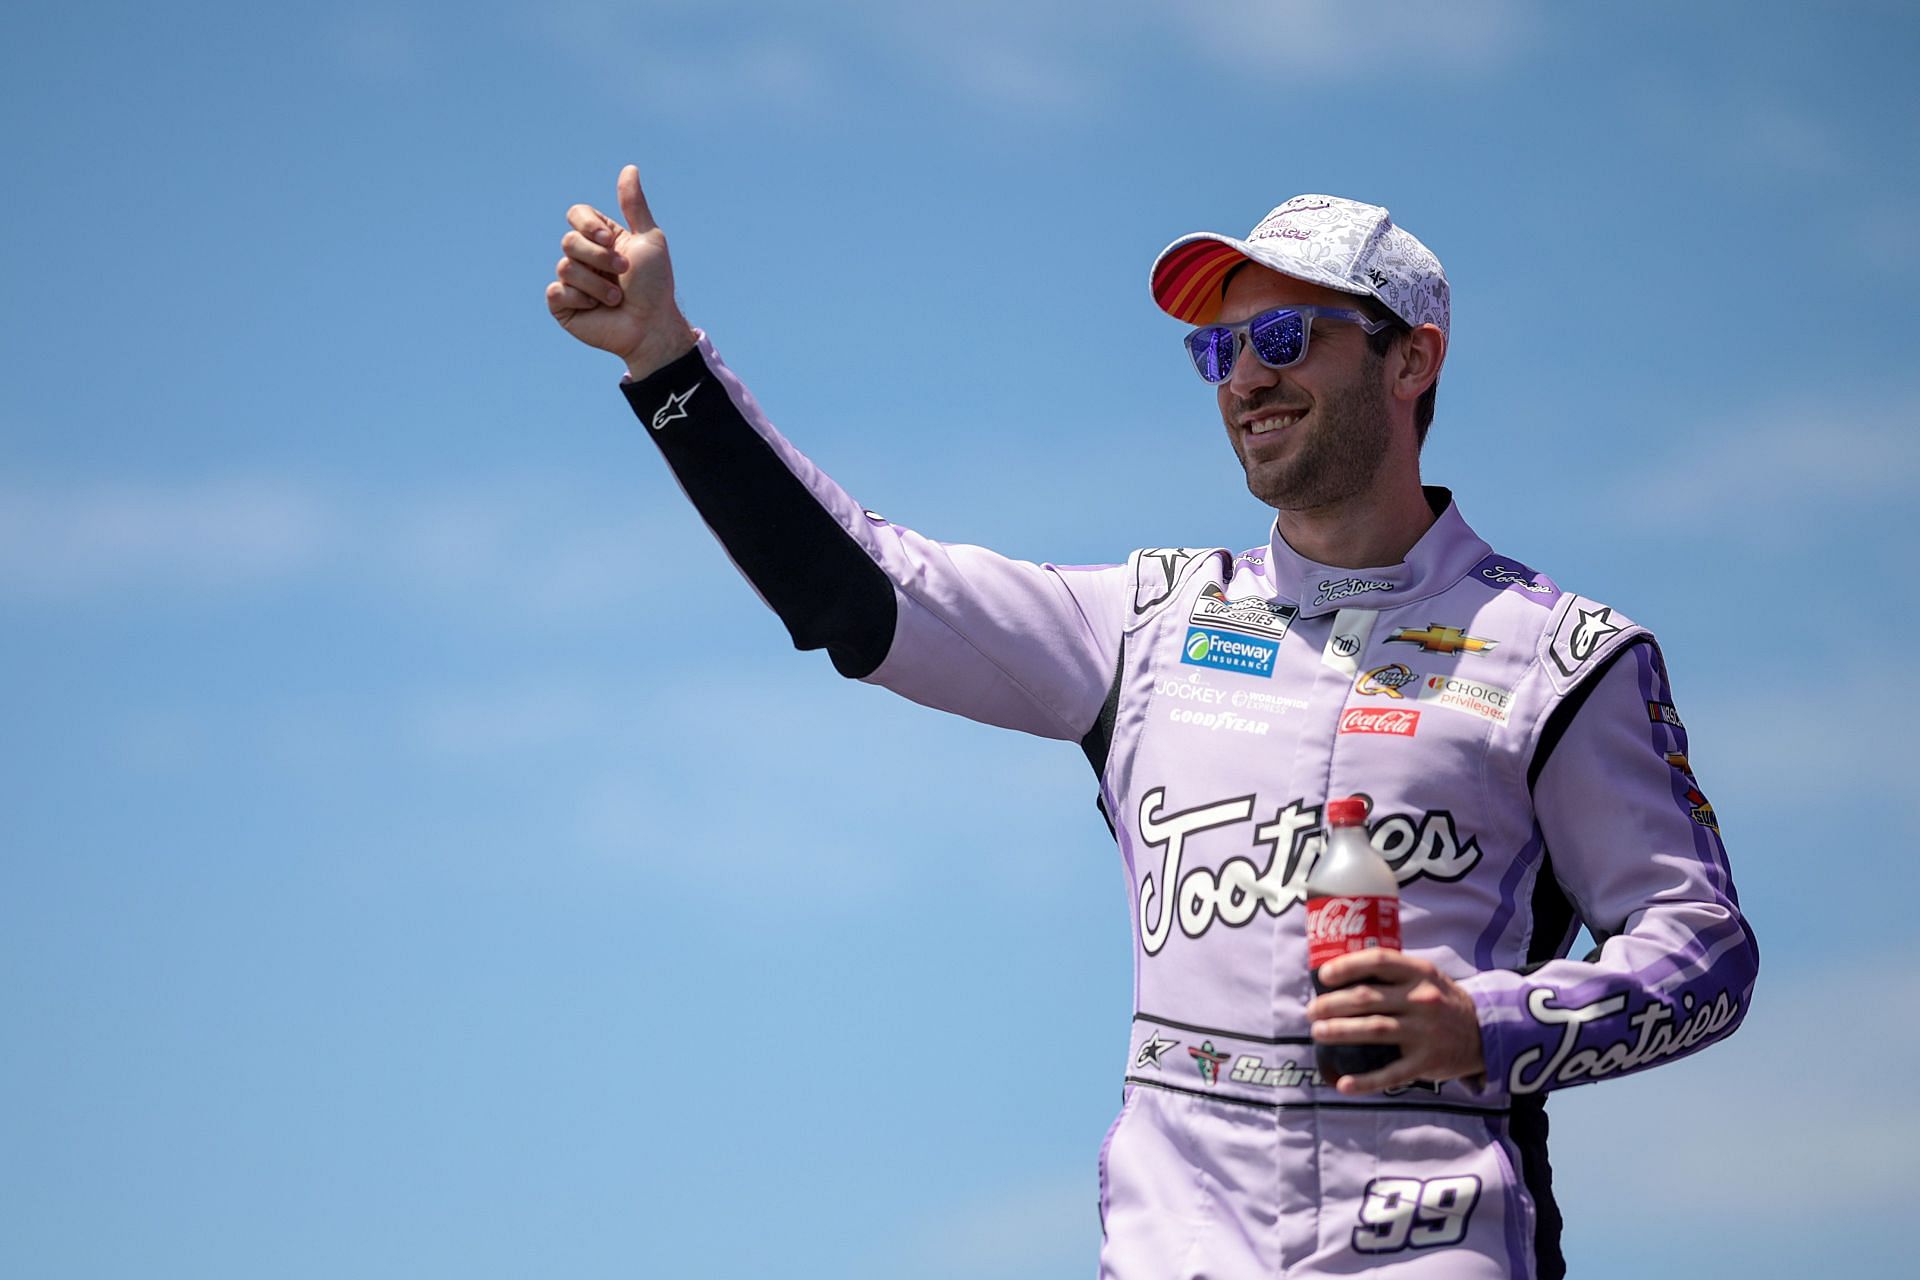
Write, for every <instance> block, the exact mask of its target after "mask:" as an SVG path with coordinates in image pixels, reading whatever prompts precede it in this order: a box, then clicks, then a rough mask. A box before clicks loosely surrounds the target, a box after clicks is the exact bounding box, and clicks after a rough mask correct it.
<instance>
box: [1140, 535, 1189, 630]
mask: <svg viewBox="0 0 1920 1280" xmlns="http://www.w3.org/2000/svg"><path fill="white" fill-rule="evenodd" d="M1199 554H1200V552H1199V551H1197V550H1195V549H1194V548H1192V547H1148V548H1146V549H1145V550H1143V551H1141V552H1140V553H1139V555H1140V559H1139V564H1138V572H1137V575H1136V577H1135V579H1134V590H1133V611H1134V613H1135V614H1142V613H1145V612H1146V611H1147V610H1149V609H1151V608H1153V607H1154V606H1155V605H1157V604H1159V603H1160V602H1161V601H1162V600H1165V599H1166V598H1167V597H1168V596H1170V595H1172V594H1173V587H1174V584H1175V583H1176V582H1178V581H1179V580H1180V575H1181V573H1183V572H1184V571H1185V570H1186V567H1187V563H1188V562H1189V561H1191V560H1192V559H1193V558H1194V557H1195V556H1197V555H1199Z"/></svg>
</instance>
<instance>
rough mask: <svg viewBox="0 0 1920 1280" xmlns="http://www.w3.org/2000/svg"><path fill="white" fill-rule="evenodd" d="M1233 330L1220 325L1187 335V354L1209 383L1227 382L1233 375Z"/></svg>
mask: <svg viewBox="0 0 1920 1280" xmlns="http://www.w3.org/2000/svg"><path fill="white" fill-rule="evenodd" d="M1233 347H1234V342H1233V330H1231V329H1222V328H1220V327H1219V326H1218V325H1215V326H1212V327H1210V328H1206V329H1195V330H1194V331H1193V332H1192V333H1190V334H1188V335H1187V354H1188V355H1190V356H1192V357H1193V367H1194V368H1195V369H1197V370H1199V372H1200V376H1201V377H1203V378H1205V379H1206V380H1207V381H1208V382H1225V381H1226V380H1227V378H1228V376H1229V375H1231V374H1232V373H1233Z"/></svg>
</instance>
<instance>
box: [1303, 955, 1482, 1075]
mask: <svg viewBox="0 0 1920 1280" xmlns="http://www.w3.org/2000/svg"><path fill="white" fill-rule="evenodd" d="M1320 980H1321V981H1322V982H1323V983H1326V984H1327V985H1328V986H1331V987H1338V988H1339V990H1337V991H1327V992H1324V993H1322V994H1320V995H1317V996H1315V997H1314V998H1313V1001H1312V1002H1311V1003H1310V1004H1308V1005H1307V1017H1308V1018H1309V1019H1310V1020H1311V1021H1312V1023H1313V1026H1312V1031H1313V1038H1314V1040H1315V1042H1316V1043H1319V1044H1393V1045H1398V1046H1400V1058H1399V1060H1398V1061H1396V1062H1394V1063H1392V1064H1391V1065H1389V1066H1385V1067H1382V1068H1381V1069H1380V1070H1378V1071H1369V1072H1367V1073H1366V1074H1365V1075H1358V1076H1342V1077H1340V1079H1339V1080H1338V1081H1337V1082H1336V1083H1335V1087H1336V1088H1338V1089H1339V1091H1340V1092H1341V1093H1344V1094H1356V1093H1376V1092H1378V1091H1379V1090H1382V1089H1391V1088H1394V1087H1395V1086H1397V1085H1403V1084H1411V1083H1413V1082H1414V1081H1415V1080H1431V1081H1434V1082H1436V1083H1438V1082H1439V1081H1442V1080H1454V1079H1458V1078H1459V1077H1461V1076H1477V1075H1480V1074H1482V1073H1483V1072H1485V1070H1486V1058H1485V1057H1484V1055H1483V1054H1482V1052H1481V1049H1480V1015H1479V1013H1478V1011H1477V1010H1476V1009H1475V1008H1474V1004H1473V997H1472V996H1470V995H1468V994H1467V993H1466V991H1465V990H1464V989H1463V988H1462V987H1461V986H1460V984H1459V983H1457V982H1455V981H1454V980H1453V979H1452V978H1449V977H1448V976H1447V975H1446V974H1444V973H1442V972H1440V970H1439V969H1437V968H1435V967H1434V965H1433V963H1432V962H1431V961H1429V960H1422V959H1419V958H1418V957H1416V956H1410V955H1407V954H1405V953H1404V952H1399V951H1389V950H1386V949H1385V948H1381V949H1377V950H1372V951H1355V952H1352V953H1350V954H1348V955H1344V956H1340V957H1339V958H1338V959H1334V960H1330V961H1328V962H1327V963H1326V964H1324V965H1322V966H1321V967H1320ZM1349 984H1352V985H1349Z"/></svg>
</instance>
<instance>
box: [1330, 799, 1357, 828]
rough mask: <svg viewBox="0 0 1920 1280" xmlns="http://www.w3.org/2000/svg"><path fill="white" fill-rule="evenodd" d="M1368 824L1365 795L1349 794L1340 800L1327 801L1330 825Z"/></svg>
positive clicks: (1350, 825)
mask: <svg viewBox="0 0 1920 1280" xmlns="http://www.w3.org/2000/svg"><path fill="white" fill-rule="evenodd" d="M1366 824H1367V798H1366V797H1365V796H1347V797H1345V798H1343V799H1340V800H1329V801H1327V825H1328V826H1329V827H1363V826H1365V825H1366Z"/></svg>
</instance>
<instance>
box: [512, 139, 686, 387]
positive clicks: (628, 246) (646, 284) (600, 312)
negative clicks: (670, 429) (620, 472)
mask: <svg viewBox="0 0 1920 1280" xmlns="http://www.w3.org/2000/svg"><path fill="white" fill-rule="evenodd" d="M619 194H620V215H621V218H622V219H624V223H623V222H621V221H616V220H615V219H613V218H610V217H608V216H607V215H606V214H604V213H602V212H600V210H598V209H596V208H594V207H593V206H592V205H586V204H576V205H574V206H573V207H572V208H571V209H568V210H567V225H568V226H569V227H570V228H572V229H571V230H570V231H568V232H567V234H566V235H565V236H563V237H561V240H560V248H561V251H562V252H563V253H564V254H565V256H564V257H562V258H561V259H560V263H559V265H558V266H557V267H556V268H555V269H554V277H555V278H554V281H553V283H552V284H549V285H548V286H547V310H548V311H550V312H552V313H553V318H554V319H555V320H557V321H559V323H560V327H561V328H563V329H565V330H566V331H567V332H568V333H570V334H572V335H573V336H574V337H576V338H578V339H579V340H580V341H582V342H584V343H586V344H587V345H588V346H590V347H598V348H599V349H600V350H602V351H610V352H612V353H613V354H614V355H617V356H619V357H620V358H621V359H622V360H625V361H626V362H627V371H628V373H629V374H630V375H631V376H632V377H633V378H634V379H635V380H636V381H637V380H639V379H641V378H644V377H645V376H646V375H648V374H650V373H652V372H653V371H654V370H656V369H658V368H660V367H662V366H663V365H666V364H669V363H671V362H672V361H674V360H676V359H678V358H679V357H681V356H683V355H685V354H686V353H687V352H688V351H691V350H692V349H693V345H694V334H693V329H692V327H691V326H689V325H688V324H687V320H686V317H685V316H683V315H681V314H680V307H679V305H678V304H677V303H676V302H675V301H674V298H673V262H672V260H671V259H670V258H668V256H667V237H666V233H665V232H663V231H661V230H660V227H659V224H657V223H656V222H654V220H653V212H652V211H651V210H650V209H648V208H647V197H646V194H645V193H644V192H642V191H641V190H640V171H639V170H638V169H637V168H635V167H634V166H633V165H628V166H627V167H626V168H624V169H622V170H621V171H620V182H619Z"/></svg>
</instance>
